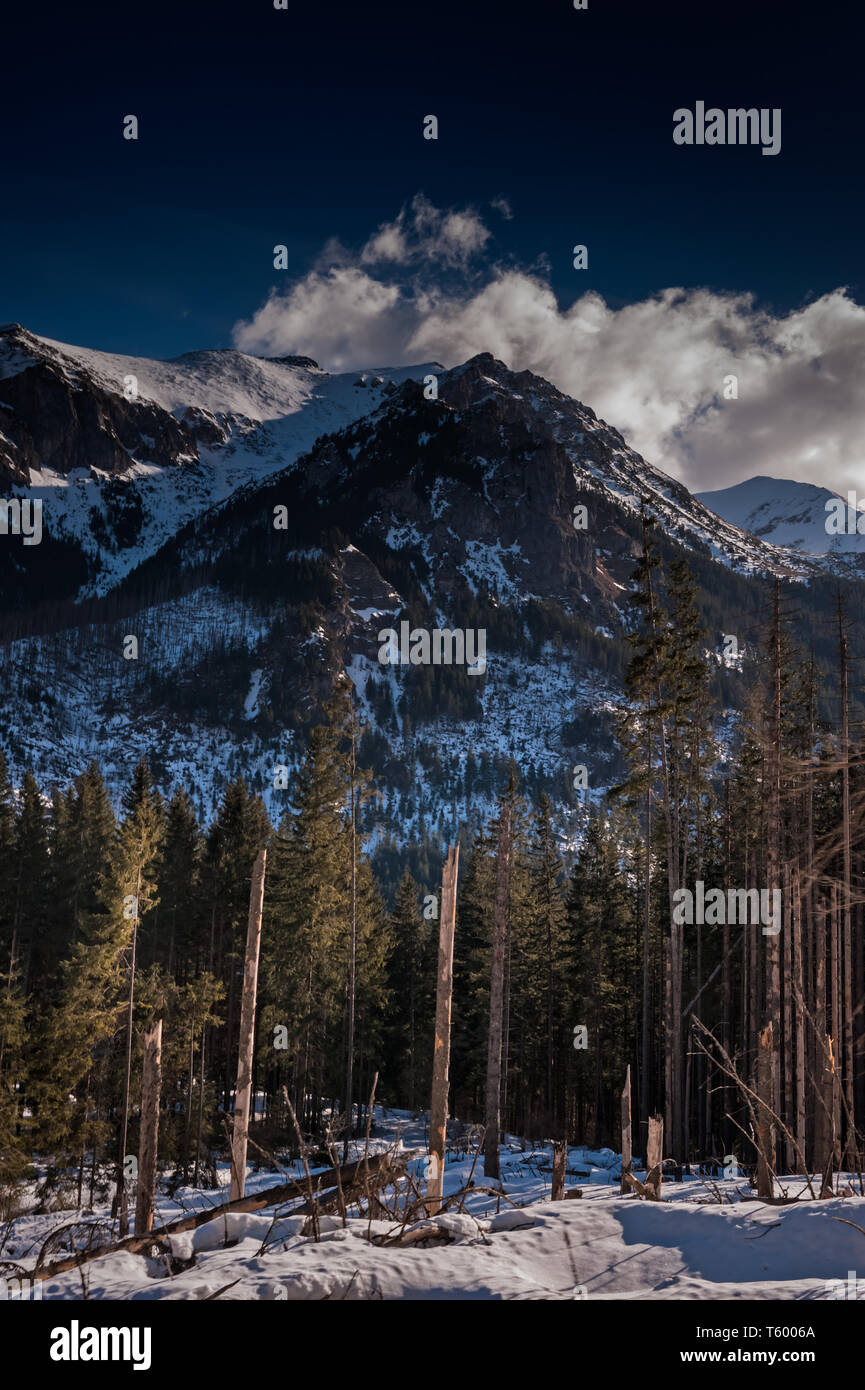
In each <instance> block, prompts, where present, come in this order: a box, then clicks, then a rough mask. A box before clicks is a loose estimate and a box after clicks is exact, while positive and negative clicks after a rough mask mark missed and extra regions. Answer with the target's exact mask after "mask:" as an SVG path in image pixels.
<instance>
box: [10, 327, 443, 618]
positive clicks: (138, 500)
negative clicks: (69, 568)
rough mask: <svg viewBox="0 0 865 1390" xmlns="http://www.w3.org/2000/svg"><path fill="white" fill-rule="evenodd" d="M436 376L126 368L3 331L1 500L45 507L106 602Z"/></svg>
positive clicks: (150, 363) (108, 356)
mask: <svg viewBox="0 0 865 1390" xmlns="http://www.w3.org/2000/svg"><path fill="white" fill-rule="evenodd" d="M441 370H442V368H441V367H440V366H438V364H436V363H431V364H427V365H424V366H418V367H402V368H398V369H395V370H394V369H387V368H385V369H378V368H375V369H370V370H369V371H365V372H347V373H342V374H338V375H331V374H330V373H328V372H325V371H322V369H321V368H320V367H319V366H318V364H317V363H316V362H314V361H313V360H312V358H310V357H283V358H259V357H249V356H247V355H246V354H245V353H242V352H234V351H233V350H231V349H220V350H214V351H204V352H188V353H184V354H183V356H182V357H178V358H174V359H172V360H171V361H167V362H162V361H155V360H152V359H150V358H143V357H122V356H118V355H116V354H112V353H104V352H95V351H92V350H90V349H88V348H79V347H71V346H69V345H68V344H66V343H57V342H53V341H52V340H50V339H48V338H38V337H36V335H35V334H32V333H29V332H27V330H26V329H24V328H22V327H21V325H20V324H7V325H6V326H5V327H2V328H0V487H3V488H5V490H6V493H7V495H10V494H13V493H14V494H17V495H22V496H23V495H25V494H26V495H27V496H29V497H34V498H36V497H38V498H41V499H42V502H43V524H44V528H45V530H46V531H47V532H48V534H49V535H51V536H52V537H53V538H55V539H62V540H65V541H68V542H71V543H73V544H75V545H77V546H78V547H79V548H80V549H81V550H82V552H83V555H84V558H85V566H84V568H83V570H82V572H81V575H80V576H78V577H80V578H82V580H83V582H81V583H80V585H79V586H78V587H77V590H76V593H77V595H78V596H81V597H84V596H86V595H89V594H103V593H106V592H107V591H108V590H109V589H110V588H111V587H112V586H113V585H114V584H116V583H117V582H118V581H119V580H120V579H122V578H123V576H124V575H126V574H128V572H129V571H130V570H131V569H133V568H134V567H135V566H136V565H138V564H140V563H141V562H142V560H144V559H146V558H147V557H148V556H150V555H153V554H154V553H155V552H156V551H157V550H158V549H159V548H160V546H162V545H163V544H164V543H165V541H166V540H167V539H168V538H169V537H170V536H171V535H173V534H174V533H175V532H177V531H178V530H180V529H181V528H182V527H183V526H184V525H185V524H186V523H187V522H188V521H190V520H191V519H192V518H193V517H195V516H198V515H200V514H201V513H202V512H204V511H207V510H208V508H210V507H212V506H215V505H217V504H218V503H220V502H222V501H224V500H225V499H226V498H227V497H230V496H231V495H232V493H234V492H235V491H236V490H237V489H238V488H240V487H243V486H244V485H245V484H247V483H249V482H251V481H253V480H255V479H256V478H262V477H264V476H266V475H267V474H269V473H273V472H276V471H277V470H279V469H283V468H285V467H287V466H289V465H291V464H292V463H294V462H295V460H296V459H297V458H298V457H299V456H300V454H302V453H303V452H305V451H306V450H307V449H309V448H311V446H312V444H313V443H314V442H315V440H316V439H317V438H318V437H319V436H320V435H323V434H328V433H330V432H331V431H333V430H337V429H340V428H341V427H342V426H343V425H346V424H348V423H349V422H351V421H352V420H356V419H358V418H359V417H360V416H362V415H364V414H367V413H368V412H369V411H370V410H373V409H375V408H376V406H378V405H379V404H380V402H381V400H382V398H383V396H384V395H385V394H386V393H387V392H388V391H392V390H393V389H394V388H395V386H397V385H398V384H400V383H402V382H404V381H406V380H408V379H409V378H418V379H422V378H423V376H424V375H425V374H426V373H428V372H435V371H441Z"/></svg>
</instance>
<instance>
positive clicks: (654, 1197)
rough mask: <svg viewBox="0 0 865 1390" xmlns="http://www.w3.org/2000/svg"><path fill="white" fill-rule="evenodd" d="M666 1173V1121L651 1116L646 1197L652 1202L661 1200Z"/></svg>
mask: <svg viewBox="0 0 865 1390" xmlns="http://www.w3.org/2000/svg"><path fill="white" fill-rule="evenodd" d="M663 1171H664V1121H663V1120H662V1119H661V1116H660V1115H650V1116H649V1141H648V1144H647V1146H646V1196H647V1197H648V1198H649V1200H650V1201H652V1202H660V1200H661V1175H662V1173H663Z"/></svg>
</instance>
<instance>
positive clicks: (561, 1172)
mask: <svg viewBox="0 0 865 1390" xmlns="http://www.w3.org/2000/svg"><path fill="white" fill-rule="evenodd" d="M567 1162H568V1141H567V1139H559V1140H557V1142H556V1143H555V1144H554V1145H553V1190H552V1192H551V1194H550V1200H551V1201H553V1202H561V1201H563V1200H564V1196H565V1167H566V1165H567Z"/></svg>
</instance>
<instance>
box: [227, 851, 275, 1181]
mask: <svg viewBox="0 0 865 1390" xmlns="http://www.w3.org/2000/svg"><path fill="white" fill-rule="evenodd" d="M266 860H267V850H266V849H260V850H259V851H258V856H257V858H256V860H255V864H254V866H253V870H252V887H251V889H250V893H249V922H248V924H247V929H246V957H245V960H244V965H243V995H242V998H241V1002H240V1045H239V1047H238V1051H237V1085H236V1087H235V1092H234V1130H233V1133H232V1139H231V1190H230V1194H229V1200H230V1201H232V1202H234V1201H236V1200H237V1199H238V1198H240V1197H242V1196H243V1195H244V1190H245V1187H246V1142H247V1136H248V1134H249V1114H250V1103H251V1100H252V1058H253V1047H254V1042H255V1004H256V998H257V995H258V958H259V955H260V953H261V913H262V909H263V907H264V866H265V863H266Z"/></svg>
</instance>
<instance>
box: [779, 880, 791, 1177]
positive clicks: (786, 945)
mask: <svg viewBox="0 0 865 1390" xmlns="http://www.w3.org/2000/svg"><path fill="white" fill-rule="evenodd" d="M781 921H782V923H783V926H782V940H783V951H784V970H783V975H782V1003H783V1013H784V1059H783V1060H784V1114H783V1118H784V1121H785V1123H786V1124H787V1127H788V1128H789V1127H790V1125H792V1123H793V902H792V893H791V876H790V865H789V864H785V865H784V900H783V907H782V914H781ZM793 1163H794V1156H793V1140H792V1137H789V1136H788V1137H786V1138H785V1140H784V1164H785V1168H786V1171H787V1172H788V1173H792V1171H793Z"/></svg>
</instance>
